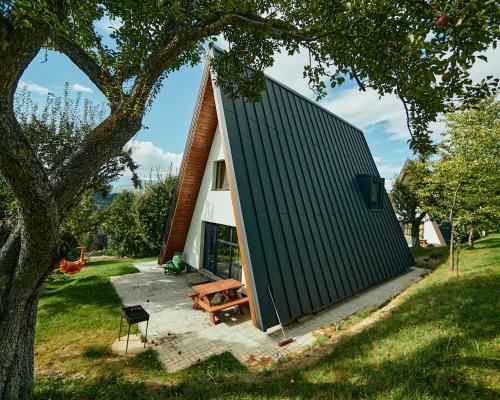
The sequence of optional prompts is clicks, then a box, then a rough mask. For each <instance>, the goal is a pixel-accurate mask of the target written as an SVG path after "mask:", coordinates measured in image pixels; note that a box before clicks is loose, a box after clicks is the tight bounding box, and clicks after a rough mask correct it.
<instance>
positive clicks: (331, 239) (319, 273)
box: [160, 63, 414, 330]
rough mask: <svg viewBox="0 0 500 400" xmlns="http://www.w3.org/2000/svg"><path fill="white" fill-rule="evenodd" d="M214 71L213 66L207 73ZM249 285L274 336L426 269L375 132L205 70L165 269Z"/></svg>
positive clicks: (272, 88)
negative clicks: (233, 90) (176, 264)
mask: <svg viewBox="0 0 500 400" xmlns="http://www.w3.org/2000/svg"><path fill="white" fill-rule="evenodd" d="M207 64H208V63H207ZM174 251H182V252H183V254H184V256H183V258H184V261H185V262H186V263H187V264H188V265H189V266H190V267H191V268H195V269H199V270H201V271H204V272H206V273H208V274H210V275H212V276H217V277H221V278H228V277H232V278H235V279H239V280H241V281H242V282H244V283H245V286H246V294H247V295H248V297H249V298H250V311H251V316H252V320H253V322H254V325H256V326H257V327H258V328H259V329H261V330H266V329H268V328H270V327H272V326H274V325H276V324H277V323H278V320H277V318H276V313H275V310H274V308H273V304H272V300H271V297H270V294H269V291H271V293H272V295H273V297H274V300H275V302H276V307H277V309H278V310H277V311H278V313H279V316H280V319H281V321H282V322H284V323H287V322H292V321H294V320H295V319H296V318H298V317H300V316H301V315H304V314H308V313H311V312H314V311H316V310H319V309H321V308H323V307H325V306H327V305H330V304H332V303H335V302H338V301H340V300H342V299H344V298H347V297H349V296H353V295H354V294H356V293H358V292H360V291H362V290H364V289H367V288H369V287H370V286H373V285H376V284H378V283H380V282H382V281H384V280H387V279H389V278H391V277H392V276H395V275H397V274H399V273H402V272H404V271H406V269H407V268H408V267H410V266H412V265H413V264H414V261H413V258H412V256H411V253H410V251H409V249H408V246H407V244H406V241H405V239H404V237H403V233H402V231H401V228H400V226H399V223H398V221H397V219H396V216H395V214H394V211H393V208H392V206H391V204H390V202H389V198H388V196H387V194H386V191H385V189H384V180H383V179H382V178H380V176H379V174H378V171H377V168H376V166H375V163H374V161H373V158H372V156H371V154H370V151H369V149H368V145H367V143H366V141H365V138H364V136H363V133H362V132H361V130H359V129H358V128H356V127H354V126H352V125H351V124H349V123H348V122H346V121H344V120H343V119H341V118H339V117H337V116H336V115H334V114H333V113H331V112H329V111H327V110H325V109H324V108H322V107H320V106H319V105H318V104H316V103H314V102H312V101H310V100H309V99H307V98H305V97H304V96H302V95H300V94H298V93H296V92H295V91H293V90H291V89H289V88H287V87H286V86H284V85H282V84H281V83H279V82H277V81H275V80H273V79H271V78H267V79H266V90H265V91H263V92H262V100H261V102H260V103H251V102H249V101H247V100H245V99H244V98H240V99H237V100H232V99H230V98H229V97H227V96H225V95H224V94H223V93H221V91H220V90H219V88H218V87H217V86H216V85H215V83H214V77H213V73H212V72H211V71H210V69H209V68H208V67H206V68H205V71H204V74H203V79H202V83H201V88H200V92H199V96H198V100H197V103H196V107H195V112H194V116H193V121H192V125H191V128H190V132H189V136H188V140H187V144H186V148H185V151H184V158H183V161H182V164H181V168H180V171H179V178H178V184H177V188H176V193H175V196H174V199H173V203H172V206H171V210H170V215H169V218H168V222H167V227H166V231H165V236H164V241H163V245H162V251H161V255H160V263H164V262H165V261H167V260H169V259H170V258H171V257H172V255H173V253H174Z"/></svg>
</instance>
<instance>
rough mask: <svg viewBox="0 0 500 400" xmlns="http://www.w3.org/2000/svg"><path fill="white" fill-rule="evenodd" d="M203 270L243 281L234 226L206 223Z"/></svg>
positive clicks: (225, 277)
mask: <svg viewBox="0 0 500 400" xmlns="http://www.w3.org/2000/svg"><path fill="white" fill-rule="evenodd" d="M203 268H205V269H206V270H208V271H210V272H212V273H213V274H215V275H217V276H220V277H221V278H224V279H227V278H233V279H236V280H238V281H241V258H240V248H239V246H238V235H237V233H236V228H235V227H234V226H227V225H220V224H213V223H211V222H205V243H204V251H203Z"/></svg>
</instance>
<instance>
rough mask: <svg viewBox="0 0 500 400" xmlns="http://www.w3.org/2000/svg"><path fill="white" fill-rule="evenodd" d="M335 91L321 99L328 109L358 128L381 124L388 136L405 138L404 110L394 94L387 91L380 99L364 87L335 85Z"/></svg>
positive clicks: (406, 137) (406, 131)
mask: <svg viewBox="0 0 500 400" xmlns="http://www.w3.org/2000/svg"><path fill="white" fill-rule="evenodd" d="M335 92H336V96H335V97H334V98H332V99H327V100H324V101H322V105H323V106H324V107H325V108H327V109H328V110H330V111H332V112H334V113H335V114H337V115H338V116H340V117H342V118H344V119H345V120H346V121H349V122H350V123H352V124H353V125H355V126H357V127H359V128H361V129H367V128H370V127H373V126H375V125H377V124H383V125H384V129H385V130H386V131H387V132H388V133H389V134H390V135H391V138H394V139H404V140H407V139H408V137H409V134H408V129H407V127H406V115H405V111H404V108H403V105H402V104H401V101H400V100H399V99H398V98H397V97H396V95H386V96H383V97H382V98H380V99H379V95H378V93H377V92H376V91H374V90H372V89H367V90H366V92H362V91H360V90H359V89H358V88H357V87H353V88H347V89H338V90H336V91H335ZM335 92H334V93H335Z"/></svg>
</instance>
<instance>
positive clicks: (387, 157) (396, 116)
mask: <svg viewBox="0 0 500 400" xmlns="http://www.w3.org/2000/svg"><path fill="white" fill-rule="evenodd" d="M108 25H109V24H108ZM108 25H105V24H104V25H103V24H101V25H99V28H98V29H101V30H102V31H103V32H102V33H103V34H106V32H107V31H109V29H110V28H109V26H108ZM484 54H485V55H486V56H487V57H488V62H484V61H481V60H479V61H478V63H477V64H476V65H475V66H474V67H473V70H472V73H471V75H472V78H473V80H475V81H479V80H480V79H481V78H483V77H485V76H487V75H498V72H499V71H500V49H496V50H493V49H492V48H491V49H489V50H488V51H487V52H486V53H484ZM275 60H276V61H275V64H274V66H273V67H272V68H270V69H269V70H268V71H266V72H267V74H268V75H270V76H272V77H273V78H275V79H277V80H278V81H280V82H283V83H285V84H286V85H288V86H289V87H291V88H292V89H295V90H296V91H298V92H299V93H301V94H303V95H304V96H306V97H309V98H311V99H315V95H314V93H313V92H312V91H311V90H310V89H309V87H308V82H307V80H305V79H304V78H303V74H302V72H303V66H304V65H305V64H307V63H308V58H307V55H306V54H296V55H294V56H288V55H287V54H286V53H285V54H283V53H281V54H280V53H278V54H276V57H275ZM202 70H203V64H200V65H197V66H195V67H189V66H186V67H183V68H181V69H180V70H179V71H177V72H175V73H172V74H170V75H169V77H168V78H167V79H166V80H165V81H164V84H163V87H162V89H161V90H160V92H159V93H158V95H157V96H156V98H155V100H154V102H153V104H152V106H151V108H150V109H149V110H148V112H147V114H146V115H145V117H144V120H143V125H144V128H143V129H141V130H140V131H139V132H138V133H137V135H136V136H135V137H134V138H133V139H132V141H131V143H130V145H131V146H132V147H133V149H134V150H133V158H134V160H135V161H136V162H137V163H138V164H139V170H138V172H139V175H140V176H141V177H142V178H146V179H147V178H148V177H149V176H150V172H151V170H156V169H160V170H162V171H168V170H169V169H170V168H172V169H173V170H174V171H175V170H176V169H177V168H179V166H180V163H181V161H182V152H183V151H184V146H185V143H186V138H187V134H188V131H189V126H190V124H191V118H192V114H193V110H194V106H195V101H196V97H197V94H198V89H199V85H200V82H201V74H202ZM65 83H68V84H69V86H70V90H71V95H74V96H76V95H77V94H78V93H80V95H81V96H82V97H84V98H88V99H89V100H91V101H92V102H94V103H101V104H105V103H106V99H105V97H104V96H103V95H102V93H100V92H99V90H98V89H97V87H96V86H95V85H94V84H93V83H92V82H91V81H90V80H89V79H88V78H87V77H86V75H85V74H84V73H83V72H81V71H80V70H79V69H78V67H76V66H75V65H74V64H73V63H72V62H71V61H70V60H69V59H68V58H67V57H66V56H64V55H62V54H60V53H57V52H53V51H49V52H48V53H47V56H46V52H45V50H42V51H40V53H39V54H38V55H37V56H36V57H35V59H34V60H33V61H32V63H31V64H30V65H29V67H28V68H27V69H26V71H25V72H24V74H23V76H22V78H21V81H20V83H19V88H26V89H27V90H29V91H30V92H31V93H32V95H33V98H34V99H35V100H36V101H39V102H41V103H43V101H44V99H45V98H46V96H47V94H48V93H49V92H50V93H54V94H56V95H61V94H62V91H63V88H64V85H65ZM319 104H320V105H321V106H323V107H325V108H326V109H328V110H330V111H332V112H333V113H335V114H337V115H339V116H340V117H342V118H344V119H345V120H347V121H349V122H350V123H352V124H353V125H355V126H357V127H358V128H361V129H362V130H363V132H364V135H365V138H366V141H367V142H368V146H369V148H370V150H371V153H372V155H373V157H374V160H375V163H376V164H377V167H378V170H379V173H380V175H381V176H382V177H384V178H386V188H388V189H389V188H390V187H391V186H392V180H393V178H394V176H395V175H396V174H398V173H399V171H400V170H401V167H402V166H403V164H404V162H405V160H406V159H407V158H409V157H411V156H412V153H411V151H410V150H409V148H408V139H409V133H408V130H407V128H406V117H405V112H404V108H403V105H402V103H401V102H400V101H399V100H398V99H397V98H396V97H395V96H384V97H383V98H381V99H380V98H379V96H378V94H377V93H376V92H374V91H372V90H370V89H368V91H367V92H361V91H360V90H359V89H358V87H357V85H356V84H355V82H353V81H347V82H346V83H345V84H344V85H342V86H341V87H337V88H335V89H330V90H329V94H328V96H326V97H325V98H324V99H322V100H321V101H320V102H319ZM432 128H433V130H434V137H439V133H440V132H441V131H442V129H443V124H442V123H439V122H437V123H434V124H433V126H432ZM128 187H131V181H130V175H129V174H125V175H124V176H123V177H122V178H120V179H119V180H118V181H117V182H116V183H115V185H114V190H115V191H120V190H122V189H124V188H128Z"/></svg>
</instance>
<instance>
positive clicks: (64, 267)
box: [59, 246, 85, 275]
mask: <svg viewBox="0 0 500 400" xmlns="http://www.w3.org/2000/svg"><path fill="white" fill-rule="evenodd" d="M78 248H79V249H80V259H79V260H76V261H67V260H66V259H65V258H64V257H63V258H61V260H60V261H59V271H61V272H63V273H65V274H69V275H74V274H76V273H77V272H80V271H81V270H82V269H83V267H85V247H83V246H82V247H78Z"/></svg>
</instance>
